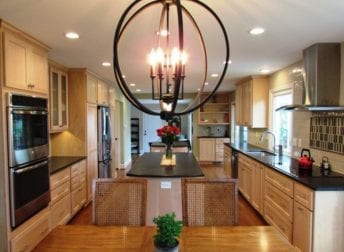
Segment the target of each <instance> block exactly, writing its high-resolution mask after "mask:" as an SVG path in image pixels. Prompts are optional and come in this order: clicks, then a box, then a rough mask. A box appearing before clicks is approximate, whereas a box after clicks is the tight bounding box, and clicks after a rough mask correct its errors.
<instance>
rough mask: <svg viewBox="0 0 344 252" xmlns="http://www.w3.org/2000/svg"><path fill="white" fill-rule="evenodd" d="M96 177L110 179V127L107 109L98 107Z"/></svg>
mask: <svg viewBox="0 0 344 252" xmlns="http://www.w3.org/2000/svg"><path fill="white" fill-rule="evenodd" d="M97 138H98V177H99V178H111V127H110V111H109V108H108V107H98V137H97Z"/></svg>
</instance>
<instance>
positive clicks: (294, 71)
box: [293, 67, 302, 73]
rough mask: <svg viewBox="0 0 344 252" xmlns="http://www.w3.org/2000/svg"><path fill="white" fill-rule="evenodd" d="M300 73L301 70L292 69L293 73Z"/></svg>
mask: <svg viewBox="0 0 344 252" xmlns="http://www.w3.org/2000/svg"><path fill="white" fill-rule="evenodd" d="M301 72H302V68H299V67H297V68H294V69H293V73H301Z"/></svg>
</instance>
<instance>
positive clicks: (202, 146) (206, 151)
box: [198, 138, 216, 161]
mask: <svg viewBox="0 0 344 252" xmlns="http://www.w3.org/2000/svg"><path fill="white" fill-rule="evenodd" d="M198 146H199V158H198V159H199V161H214V160H215V148H216V145H215V139H214V138H199V139H198Z"/></svg>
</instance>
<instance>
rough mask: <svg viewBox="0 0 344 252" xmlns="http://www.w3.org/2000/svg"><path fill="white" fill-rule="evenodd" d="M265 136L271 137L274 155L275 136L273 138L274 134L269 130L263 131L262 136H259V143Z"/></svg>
mask: <svg viewBox="0 0 344 252" xmlns="http://www.w3.org/2000/svg"><path fill="white" fill-rule="evenodd" d="M266 134H270V135H272V136H273V139H274V144H273V149H272V152H273V153H275V149H276V136H275V134H274V133H273V132H272V131H270V130H266V131H264V132H263V133H262V135H261V136H260V138H259V141H260V142H262V141H263V139H264V136H265V135H266Z"/></svg>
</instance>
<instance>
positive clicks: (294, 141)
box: [293, 137, 297, 147]
mask: <svg viewBox="0 0 344 252" xmlns="http://www.w3.org/2000/svg"><path fill="white" fill-rule="evenodd" d="M293 146H294V147H296V146H297V138H296V137H293Z"/></svg>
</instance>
